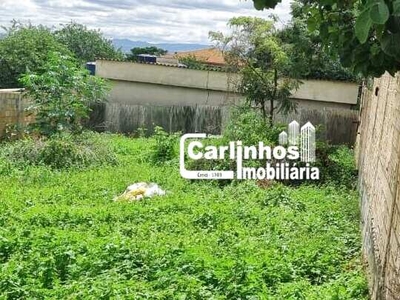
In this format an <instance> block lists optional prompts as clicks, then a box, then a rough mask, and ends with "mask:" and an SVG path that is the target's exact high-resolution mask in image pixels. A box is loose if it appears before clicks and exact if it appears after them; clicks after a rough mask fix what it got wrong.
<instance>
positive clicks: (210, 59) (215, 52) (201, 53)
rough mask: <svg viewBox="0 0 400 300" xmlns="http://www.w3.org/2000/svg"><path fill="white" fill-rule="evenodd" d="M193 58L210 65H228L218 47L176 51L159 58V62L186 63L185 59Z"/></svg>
mask: <svg viewBox="0 0 400 300" xmlns="http://www.w3.org/2000/svg"><path fill="white" fill-rule="evenodd" d="M187 58H193V59H194V60H196V61H197V62H200V63H203V64H204V65H205V66H210V67H223V66H225V65H226V62H225V59H224V55H223V53H222V51H221V50H219V49H217V48H206V49H199V50H194V51H184V52H175V53H174V54H170V53H169V54H167V55H163V56H161V57H158V58H157V63H163V64H175V65H177V64H179V63H183V64H184V59H187Z"/></svg>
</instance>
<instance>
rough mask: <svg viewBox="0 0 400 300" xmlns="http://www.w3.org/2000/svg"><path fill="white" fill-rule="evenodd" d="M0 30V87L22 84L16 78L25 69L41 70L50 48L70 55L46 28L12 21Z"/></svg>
mask: <svg viewBox="0 0 400 300" xmlns="http://www.w3.org/2000/svg"><path fill="white" fill-rule="evenodd" d="M3 29H5V31H6V35H5V37H4V38H3V39H1V40H0V88H17V87H21V84H20V83H19V81H18V79H19V77H20V76H21V75H22V74H24V73H26V72H27V70H30V71H32V72H41V71H42V70H43V69H44V66H45V64H46V60H47V57H48V53H49V52H51V51H56V52H59V53H62V54H64V55H68V54H70V52H69V50H68V49H67V48H66V47H65V46H64V45H62V44H60V43H59V42H57V41H56V39H55V38H54V36H53V35H52V33H51V32H50V29H48V28H46V27H43V26H37V27H35V26H32V25H22V24H20V23H18V22H15V21H13V24H12V26H11V27H9V28H3Z"/></svg>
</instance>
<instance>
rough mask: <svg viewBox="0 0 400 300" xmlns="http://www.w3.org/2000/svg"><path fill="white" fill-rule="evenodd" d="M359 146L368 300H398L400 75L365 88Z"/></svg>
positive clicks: (399, 279) (399, 274) (399, 268)
mask: <svg viewBox="0 0 400 300" xmlns="http://www.w3.org/2000/svg"><path fill="white" fill-rule="evenodd" d="M359 128H360V131H359V143H358V168H359V171H360V177H359V188H360V193H361V213H362V229H363V230H362V232H363V250H364V255H365V260H366V262H367V264H368V268H369V270H370V287H371V294H372V299H400V184H399V181H400V166H399V164H400V75H399V74H398V75H397V76H396V77H392V76H390V75H388V74H385V75H384V76H382V77H381V78H378V79H375V81H374V84H373V87H372V88H370V89H367V88H364V90H363V96H362V103H361V123H360V127H359Z"/></svg>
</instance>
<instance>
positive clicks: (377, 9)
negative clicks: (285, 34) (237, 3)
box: [253, 0, 400, 77]
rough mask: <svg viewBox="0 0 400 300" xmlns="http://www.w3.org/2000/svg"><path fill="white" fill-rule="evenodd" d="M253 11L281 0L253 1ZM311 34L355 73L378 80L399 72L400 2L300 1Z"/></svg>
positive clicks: (368, 0)
mask: <svg viewBox="0 0 400 300" xmlns="http://www.w3.org/2000/svg"><path fill="white" fill-rule="evenodd" d="M253 2H254V6H255V8H256V9H259V10H261V9H264V8H274V7H275V6H276V4H277V3H278V2H281V1H280V0H253ZM299 2H300V3H302V4H304V5H303V7H302V10H303V13H304V16H305V19H306V20H307V25H308V28H309V30H310V31H317V32H318V35H319V36H320V37H321V39H322V42H323V44H324V46H325V50H327V52H330V53H335V54H336V55H339V56H340V61H341V63H342V65H343V66H344V67H350V68H351V69H352V71H353V72H354V73H356V74H362V75H364V76H375V77H379V76H380V75H382V74H383V73H384V72H385V71H387V72H389V73H390V74H392V75H394V73H396V71H398V70H400V1H399V0H377V1H372V0H362V1H355V0H352V1H337V0H323V1H320V0H311V1H299Z"/></svg>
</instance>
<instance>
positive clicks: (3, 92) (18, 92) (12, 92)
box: [0, 89, 24, 94]
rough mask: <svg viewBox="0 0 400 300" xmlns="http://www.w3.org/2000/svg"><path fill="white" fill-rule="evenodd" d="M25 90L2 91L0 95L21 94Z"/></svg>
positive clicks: (0, 90)
mask: <svg viewBox="0 0 400 300" xmlns="http://www.w3.org/2000/svg"><path fill="white" fill-rule="evenodd" d="M23 91H24V89H0V94H20V93H22V92H23Z"/></svg>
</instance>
